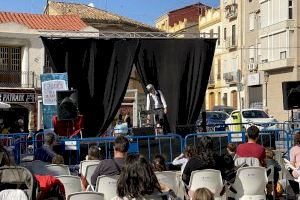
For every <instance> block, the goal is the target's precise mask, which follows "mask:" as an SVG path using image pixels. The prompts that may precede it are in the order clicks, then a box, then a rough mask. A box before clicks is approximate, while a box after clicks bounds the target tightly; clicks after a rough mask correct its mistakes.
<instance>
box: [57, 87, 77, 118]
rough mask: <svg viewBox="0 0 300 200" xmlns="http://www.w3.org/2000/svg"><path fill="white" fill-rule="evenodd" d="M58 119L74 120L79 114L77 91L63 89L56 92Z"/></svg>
mask: <svg viewBox="0 0 300 200" xmlns="http://www.w3.org/2000/svg"><path fill="white" fill-rule="evenodd" d="M56 98H57V117H58V120H74V119H76V118H77V116H78V108H77V107H78V106H77V102H78V101H77V99H78V98H77V92H76V91H75V90H62V91H57V92H56Z"/></svg>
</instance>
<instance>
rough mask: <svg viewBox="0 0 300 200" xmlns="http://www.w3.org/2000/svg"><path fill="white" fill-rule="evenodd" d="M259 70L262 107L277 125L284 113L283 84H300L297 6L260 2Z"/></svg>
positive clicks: (299, 14)
mask: <svg viewBox="0 0 300 200" xmlns="http://www.w3.org/2000/svg"><path fill="white" fill-rule="evenodd" d="M259 4H260V15H259V19H260V20H259V24H260V30H259V40H260V42H259V46H258V50H259V51H258V53H257V54H258V55H257V56H258V61H257V62H258V70H259V71H263V72H264V73H265V75H266V76H265V77H268V78H267V79H266V80H265V84H264V92H263V97H264V98H263V99H264V106H265V107H267V108H268V110H269V112H270V114H271V115H273V116H274V117H275V118H277V119H278V120H279V121H286V120H288V114H289V113H288V111H286V110H284V109H283V100H282V99H283V96H282V82H283V81H295V80H300V60H299V57H300V51H299V46H300V38H299V36H300V32H299V31H300V2H299V1H295V0H286V1H280V0H260V1H259Z"/></svg>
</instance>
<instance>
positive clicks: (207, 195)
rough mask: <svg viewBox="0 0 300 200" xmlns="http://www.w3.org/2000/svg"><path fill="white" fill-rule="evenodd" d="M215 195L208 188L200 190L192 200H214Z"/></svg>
mask: <svg viewBox="0 0 300 200" xmlns="http://www.w3.org/2000/svg"><path fill="white" fill-rule="evenodd" d="M214 199H215V198H214V194H213V193H212V192H211V191H210V190H209V189H207V188H198V189H197V190H196V191H195V193H194V194H193V197H192V200H214Z"/></svg>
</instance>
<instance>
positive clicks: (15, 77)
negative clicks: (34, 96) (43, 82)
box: [0, 70, 38, 88]
mask: <svg viewBox="0 0 300 200" xmlns="http://www.w3.org/2000/svg"><path fill="white" fill-rule="evenodd" d="M37 81H38V80H37V76H36V75H35V73H34V72H30V71H29V72H20V71H4V70H0V87H10V88H35V87H36V86H37Z"/></svg>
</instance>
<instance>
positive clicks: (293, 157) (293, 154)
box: [289, 132, 300, 194]
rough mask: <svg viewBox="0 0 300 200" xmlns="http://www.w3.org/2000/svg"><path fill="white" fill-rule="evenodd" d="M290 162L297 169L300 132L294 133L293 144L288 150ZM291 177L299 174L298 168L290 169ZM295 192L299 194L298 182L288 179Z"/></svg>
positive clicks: (299, 161) (299, 160) (299, 151)
mask: <svg viewBox="0 0 300 200" xmlns="http://www.w3.org/2000/svg"><path fill="white" fill-rule="evenodd" d="M290 164H291V165H292V166H293V167H294V168H296V169H299V167H300V132H297V133H295V134H294V146H293V147H292V148H291V150H290ZM290 173H292V175H293V177H295V178H298V177H299V176H300V174H299V171H298V170H290ZM289 183H290V185H291V187H292V189H293V191H294V193H295V194H299V183H298V182H296V181H293V180H291V181H289Z"/></svg>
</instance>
